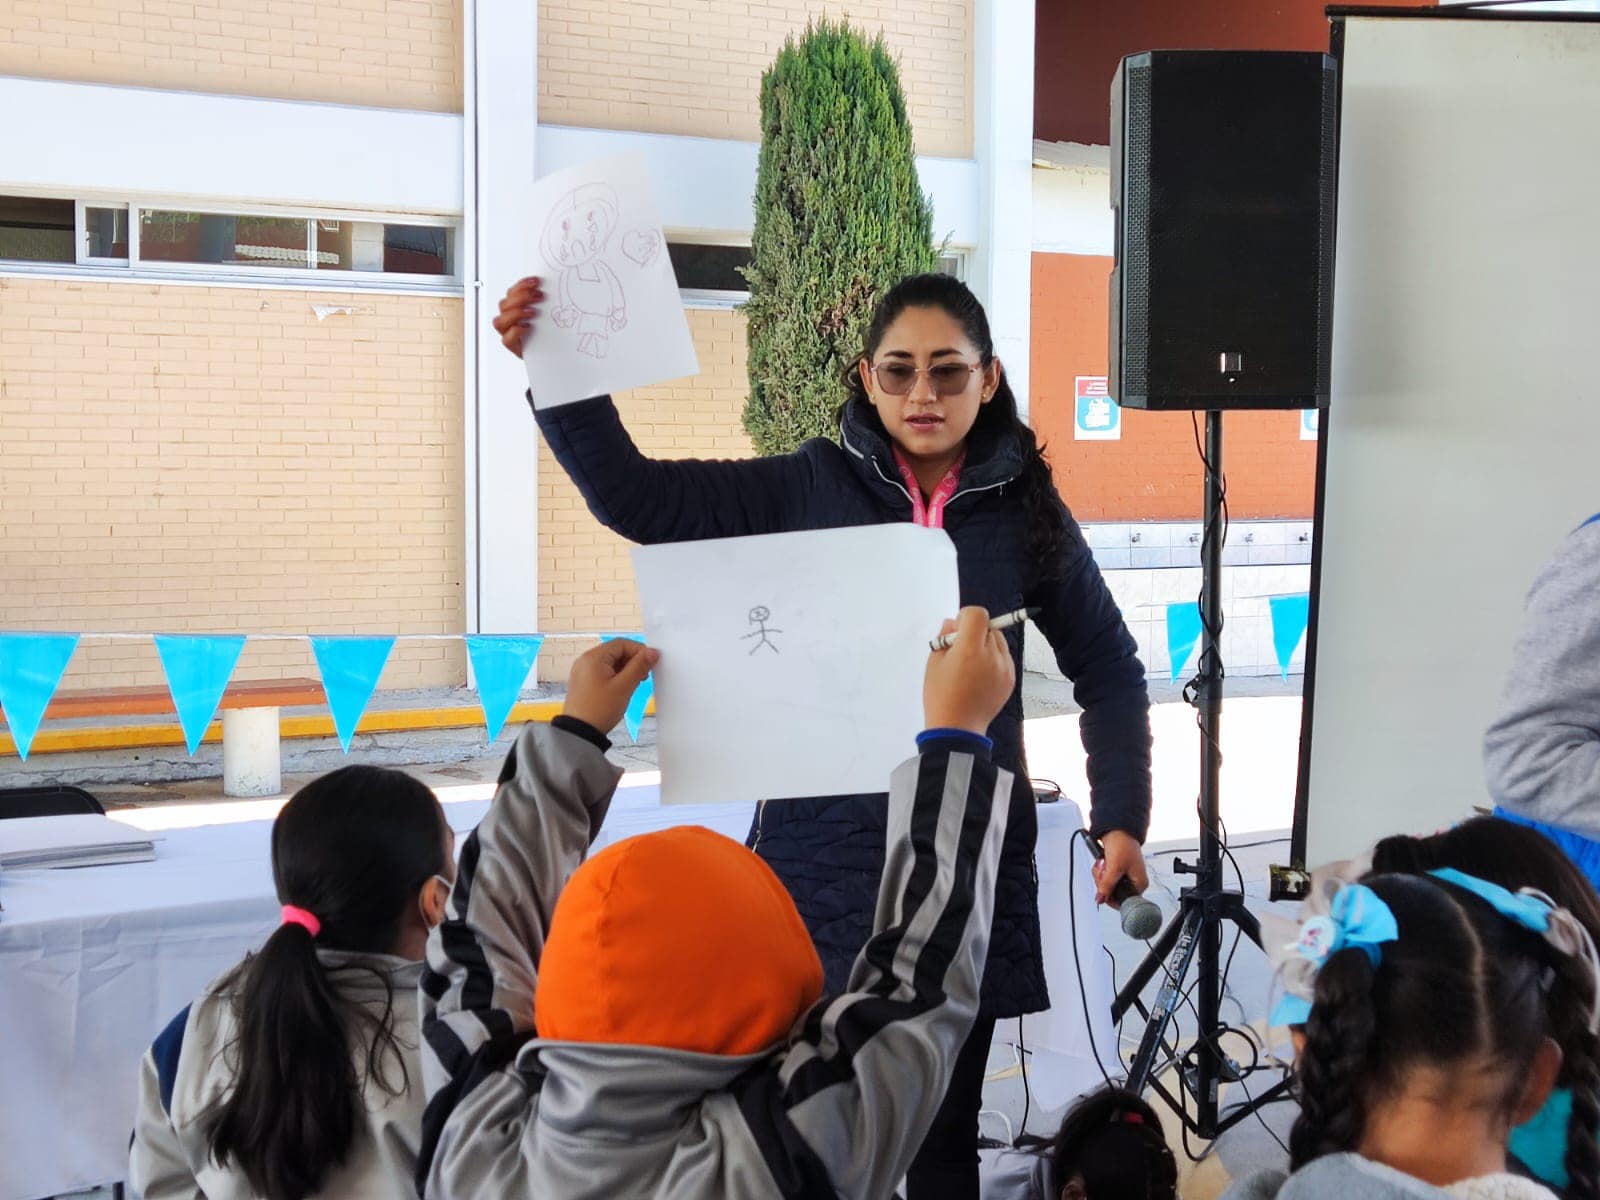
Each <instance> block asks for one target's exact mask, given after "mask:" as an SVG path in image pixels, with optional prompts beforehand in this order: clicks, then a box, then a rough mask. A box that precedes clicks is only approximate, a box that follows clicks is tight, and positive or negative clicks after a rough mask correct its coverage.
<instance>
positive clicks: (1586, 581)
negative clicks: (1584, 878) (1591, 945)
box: [1483, 515, 1600, 879]
mask: <svg viewBox="0 0 1600 1200" xmlns="http://www.w3.org/2000/svg"><path fill="white" fill-rule="evenodd" d="M1483 758H1484V767H1485V769H1486V773H1487V777H1488V784H1489V793H1490V795H1492V796H1493V797H1494V800H1495V803H1496V804H1498V805H1500V806H1501V808H1502V809H1503V810H1504V815H1507V816H1510V817H1512V818H1513V819H1521V820H1525V821H1527V822H1529V823H1531V824H1534V825H1535V826H1536V827H1539V828H1541V829H1544V830H1545V831H1546V832H1551V831H1552V829H1554V830H1556V831H1565V832H1570V833H1573V834H1577V835H1579V836H1580V837H1581V838H1582V839H1583V842H1574V841H1573V840H1572V839H1571V838H1569V837H1564V836H1562V835H1561V833H1560V832H1556V833H1554V834H1553V836H1555V837H1556V839H1557V840H1558V841H1559V842H1561V843H1562V848H1563V849H1565V850H1567V851H1568V853H1571V854H1573V855H1574V857H1575V858H1576V859H1577V861H1578V865H1579V866H1581V867H1583V868H1584V869H1585V871H1586V873H1587V874H1588V875H1589V877H1590V878H1591V879H1600V844H1596V839H1600V515H1597V516H1595V517H1593V518H1591V519H1590V520H1589V521H1588V522H1587V523H1586V524H1584V525H1583V526H1582V527H1581V528H1579V529H1577V530H1576V531H1574V532H1573V533H1572V534H1571V535H1569V536H1568V537H1567V539H1566V540H1565V541H1564V542H1562V544H1561V548H1560V550H1558V551H1557V552H1556V555H1555V557H1554V558H1553V559H1551V561H1550V562H1549V563H1548V564H1547V565H1546V566H1545V568H1544V570H1543V571H1541V572H1540V573H1539V577H1538V578H1537V579H1536V580H1535V581H1534V584H1533V588H1532V590H1530V591H1529V593H1528V605H1527V614H1526V616H1525V618H1524V620H1523V627H1522V635H1521V637H1519V638H1518V640H1517V646H1516V650H1515V653H1514V656H1513V658H1512V664H1511V673H1510V676H1509V677H1508V678H1507V680H1506V685H1505V695H1504V699H1503V700H1502V702H1501V707H1500V715H1499V716H1498V717H1496V718H1495V721H1494V724H1492V725H1491V726H1490V727H1489V731H1488V733H1487V734H1486V735H1485V737H1484V742H1483ZM1584 843H1587V844H1586V845H1585V844H1584Z"/></svg>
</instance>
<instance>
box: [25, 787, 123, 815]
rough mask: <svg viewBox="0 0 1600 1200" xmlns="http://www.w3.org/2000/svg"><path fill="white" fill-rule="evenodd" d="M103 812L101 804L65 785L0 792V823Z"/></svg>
mask: <svg viewBox="0 0 1600 1200" xmlns="http://www.w3.org/2000/svg"><path fill="white" fill-rule="evenodd" d="M105 811H106V810H105V807H104V806H103V805H102V804H101V803H100V801H98V800H96V799H95V798H94V797H93V796H91V795H90V794H89V793H88V792H86V791H84V790H83V789H82V788H77V787H68V786H67V785H66V784H64V783H41V784H35V785H33V786H30V787H14V788H0V821H3V820H6V819H7V818H10V817H63V816H70V815H72V814H73V813H104V812H105Z"/></svg>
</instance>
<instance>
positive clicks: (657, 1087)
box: [418, 725, 1012, 1200]
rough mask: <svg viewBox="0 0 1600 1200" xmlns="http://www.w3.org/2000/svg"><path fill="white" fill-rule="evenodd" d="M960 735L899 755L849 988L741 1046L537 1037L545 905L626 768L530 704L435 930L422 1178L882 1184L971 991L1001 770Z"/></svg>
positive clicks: (665, 1185) (824, 1192) (739, 1190)
mask: <svg viewBox="0 0 1600 1200" xmlns="http://www.w3.org/2000/svg"><path fill="white" fill-rule="evenodd" d="M978 740H979V739H973V743H975V742H977V741H978ZM973 743H969V742H965V741H962V740H958V739H944V738H937V739H932V740H929V741H927V742H926V743H925V744H924V746H923V747H922V753H921V754H920V755H919V756H918V757H917V758H915V759H913V760H912V761H910V762H908V763H905V764H903V765H902V766H901V767H900V768H899V769H898V770H897V771H896V772H895V774H894V777H893V780H892V784H891V791H890V794H889V800H888V805H889V811H888V850H887V857H886V861H885V864H884V871H883V883H882V887H881V890H880V892H879V897H878V906H877V916H876V921H875V925H874V932H873V936H872V938H871V940H870V941H869V942H868V943H867V945H866V947H865V948H864V949H863V950H862V952H861V955H860V957H859V958H858V959H857V960H856V964H855V969H854V971H853V972H852V974H851V977H850V983H849V989H848V990H847V991H846V992H845V993H844V994H842V995H839V996H836V997H831V998H829V997H824V998H823V999H822V1000H821V1001H819V1002H818V1003H817V1005H816V1006H815V1007H814V1008H812V1010H811V1011H810V1012H809V1013H808V1014H807V1015H806V1017H805V1018H804V1019H803V1020H802V1021H801V1022H800V1024H799V1025H798V1026H797V1027H796V1029H795V1031H794V1032H793V1034H792V1035H791V1038H790V1040H789V1042H788V1043H787V1044H785V1045H778V1046H774V1047H773V1048H772V1050H771V1051H770V1052H768V1053H764V1054H757V1055H746V1056H742V1057H736V1058H735V1057H720V1056H716V1055H705V1054H692V1053H686V1052H683V1051H678V1050H666V1049H661V1048H658V1047H651V1046H617V1045H595V1044H581V1043H573V1042H557V1041H551V1040H543V1039H539V1038H536V1037H534V1031H533V1028H532V1025H533V996H534V985H535V981H536V978H537V974H538V966H539V956H540V951H541V948H542V947H543V945H544V941H545V934H546V930H547V927H548V924H549V920H550V914H551V913H552V912H553V911H554V908H555V901H556V897H557V896H558V895H559V893H560V891H561V888H562V887H563V886H564V884H565V883H566V881H567V879H568V878H569V877H570V876H571V875H572V872H573V871H574V870H575V869H576V868H577V867H578V865H579V863H581V862H582V860H583V857H584V855H585V854H586V852H587V851H588V848H589V845H590V843H591V842H592V840H593V838H594V835H595V834H596V832H597V831H598V830H599V828H600V824H601V822H602V820H603V819H604V817H605V813H606V809H607V806H608V805H609V803H610V800H611V796H612V793H613V791H614V789H615V788H616V784H617V780H618V779H619V777H620V774H621V772H620V771H619V770H618V769H617V768H615V767H613V766H612V765H611V764H610V763H608V762H607V761H606V758H605V755H604V753H603V751H602V750H601V749H600V747H599V746H598V745H596V744H594V743H593V742H591V741H590V740H588V739H587V738H585V737H584V736H582V735H581V734H579V733H575V732H572V731H570V730H569V729H568V728H552V727H550V726H542V725H530V726H528V727H527V728H526V729H525V730H524V731H523V732H522V735H521V736H520V737H519V739H518V741H517V744H516V746H515V748H514V749H513V750H512V752H511V755H510V757H509V758H508V759H507V763H506V770H505V771H504V772H503V773H502V776H501V786H500V789H499V791H498V792H497V793H496V795H495V798H494V802H493V804H491V806H490V808H489V812H488V814H487V815H486V816H485V817H484V819H483V822H482V824H480V825H479V826H478V828H477V830H476V831H475V832H474V833H473V834H472V836H471V837H470V838H469V839H468V840H467V843H466V845H465V847H464V848H463V850H462V854H461V866H460V871H459V874H458V876H457V880H456V886H455V889H454V891H453V892H452V894H451V897H450V904H449V913H448V917H447V919H446V921H445V923H444V924H443V925H442V926H440V927H439V928H438V929H436V930H435V931H434V933H433V935H432V937H431V938H430V939H429V942H428V966H427V970H426V971H425V973H424V977H423V982H422V1019H423V1038H424V1045H423V1078H424V1081H425V1083H426V1086H427V1093H428V1105H427V1109H426V1113H425V1116H424V1118H423V1151H422V1155H421V1159H420V1161H419V1164H418V1180H419V1183H420V1184H421V1185H422V1188H423V1194H424V1195H425V1196H426V1197H429V1198H430V1200H433V1198H437V1200H446V1198H455V1197H462V1198H466V1197H472V1198H475V1200H476V1198H480V1197H495V1198H500V1197H508V1198H510V1197H516V1198H522V1197H529V1198H532V1197H559V1198H560V1200H581V1198H583V1197H606V1198H608V1200H611V1198H618V1197H659V1198H661V1200H691V1198H693V1200H711V1198H713V1197H715V1198H717V1200H723V1198H742V1197H801V1196H805V1197H832V1196H847V1197H887V1196H889V1195H890V1194H891V1192H892V1191H893V1189H894V1187H895V1186H896V1184H897V1183H898V1182H899V1180H900V1179H901V1177H902V1176H903V1175H904V1174H905V1171H906V1168H907V1166H908V1165H909V1163H910V1162H911V1159H912V1157H913V1156H914V1154H915V1153H916V1150H917V1147H918V1146H919V1145H920V1144H921V1142H922V1139H923V1136H924V1134H925V1133H926V1131H927V1129H928V1126H929V1124H930V1123H931V1121H932V1119H933V1116H934V1113H935V1111H936V1110H937V1109H938V1107H939V1103H940V1101H941V1099H942V1098H943V1096H944V1092H945V1087H946V1084H947V1082H948V1079H949V1074H950V1070H951V1067H952V1065H953V1063H954V1061H955V1058H956V1054H957V1052H958V1051H959V1050H960V1048H961V1046H962V1044H963V1043H964V1042H965V1041H966V1038H967V1034H968V1032H969V1030H970V1028H971V1026H972V1023H973V1019H974V1017H975V1015H976V1012H977V1004H978V985H979V980H980V979H981V978H982V974H983V965H984V958H985V955H986V953H987V951H988V940H989V927H990V919H991V917H992V913H993V904H994V887H995V877H996V873H997V870H998V866H999V861H1000V848H1001V843H1002V841H1003V839H1004V836H1005V825H1006V817H1007V811H1008V806H1009V802H1010V793H1011V786H1012V780H1011V777H1010V773H1009V772H1006V771H1002V770H998V769H996V768H995V767H994V766H993V765H992V764H991V763H990V762H989V761H988V755H987V753H986V752H985V751H983V750H981V749H978V748H977V747H976V745H974V744H973Z"/></svg>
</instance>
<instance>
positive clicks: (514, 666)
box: [466, 634, 544, 742]
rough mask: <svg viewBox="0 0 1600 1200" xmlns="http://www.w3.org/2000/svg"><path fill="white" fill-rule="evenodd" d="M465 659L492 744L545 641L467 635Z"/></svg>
mask: <svg viewBox="0 0 1600 1200" xmlns="http://www.w3.org/2000/svg"><path fill="white" fill-rule="evenodd" d="M466 642H467V657H468V658H469V659H471V660H472V675H473V678H474V679H476V680H477V682H478V703H479V704H481V705H482V706H483V721H484V724H485V725H486V726H487V727H488V730H489V740H490V741H491V742H492V741H494V740H495V738H497V737H499V736H500V730H501V729H503V728H505V723H506V718H507V717H509V716H510V715H511V706H512V705H513V704H515V703H516V702H517V697H518V696H520V695H521V694H522V685H523V684H524V683H526V682H527V681H528V672H529V671H531V670H533V661H534V659H536V658H538V657H539V647H540V646H542V645H544V638H543V637H542V636H540V635H538V634H530V635H528V636H524V637H506V636H491V635H487V634H468V635H467V638H466Z"/></svg>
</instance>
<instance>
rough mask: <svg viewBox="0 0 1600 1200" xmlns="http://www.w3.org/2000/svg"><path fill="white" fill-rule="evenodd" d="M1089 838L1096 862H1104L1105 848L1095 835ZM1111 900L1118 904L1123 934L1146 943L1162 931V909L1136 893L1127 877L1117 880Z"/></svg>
mask: <svg viewBox="0 0 1600 1200" xmlns="http://www.w3.org/2000/svg"><path fill="white" fill-rule="evenodd" d="M1088 836H1089V849H1090V850H1091V851H1093V853H1094V857H1095V860H1096V861H1097V862H1104V861H1105V857H1106V850H1105V847H1104V846H1102V845H1101V844H1100V839H1099V838H1097V837H1095V836H1094V834H1092V833H1091V834H1089V835H1088ZM1111 899H1112V900H1114V901H1115V902H1116V904H1117V912H1118V913H1119V914H1120V916H1121V917H1122V932H1123V933H1125V934H1127V935H1128V936H1129V937H1131V938H1133V939H1134V940H1135V941H1138V942H1143V941H1146V940H1148V939H1150V938H1153V937H1155V935H1156V934H1157V933H1158V932H1159V931H1160V929H1161V909H1160V908H1159V907H1157V905H1156V904H1155V902H1154V901H1151V900H1146V899H1145V898H1144V897H1143V896H1141V895H1139V893H1138V892H1136V891H1134V890H1133V883H1132V882H1131V881H1130V880H1129V879H1128V877H1127V876H1126V875H1124V876H1123V877H1122V878H1121V879H1119V880H1117V886H1116V887H1114V888H1112V889H1111Z"/></svg>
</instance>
